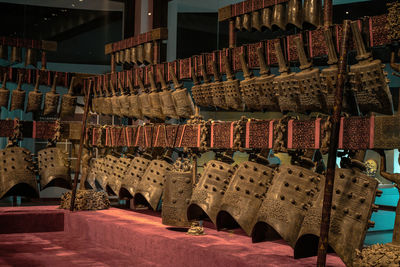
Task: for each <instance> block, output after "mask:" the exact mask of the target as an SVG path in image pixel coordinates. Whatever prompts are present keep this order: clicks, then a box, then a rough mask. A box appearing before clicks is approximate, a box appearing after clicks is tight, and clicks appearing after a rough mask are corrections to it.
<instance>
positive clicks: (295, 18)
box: [287, 0, 303, 29]
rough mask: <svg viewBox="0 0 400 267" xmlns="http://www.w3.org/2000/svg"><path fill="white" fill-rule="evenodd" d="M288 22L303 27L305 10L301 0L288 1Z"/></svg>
mask: <svg viewBox="0 0 400 267" xmlns="http://www.w3.org/2000/svg"><path fill="white" fill-rule="evenodd" d="M287 11H288V15H287V23H288V24H291V25H294V26H296V27H297V28H299V29H301V28H302V27H303V12H302V5H301V0H290V1H289V3H288V8H287Z"/></svg>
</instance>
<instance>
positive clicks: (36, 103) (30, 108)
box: [26, 74, 43, 112]
mask: <svg viewBox="0 0 400 267" xmlns="http://www.w3.org/2000/svg"><path fill="white" fill-rule="evenodd" d="M39 81H40V75H39V74H38V75H37V76H36V83H35V88H34V89H33V91H31V92H29V94H28V104H27V105H26V112H37V111H40V110H41V108H42V99H43V93H41V92H40V91H39Z"/></svg>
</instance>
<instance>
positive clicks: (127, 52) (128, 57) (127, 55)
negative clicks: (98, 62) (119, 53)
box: [124, 48, 132, 64]
mask: <svg viewBox="0 0 400 267" xmlns="http://www.w3.org/2000/svg"><path fill="white" fill-rule="evenodd" d="M124 54H125V60H124V61H125V63H126V64H131V63H132V62H131V49H129V48H128V49H125V53H124Z"/></svg>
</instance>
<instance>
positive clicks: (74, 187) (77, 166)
mask: <svg viewBox="0 0 400 267" xmlns="http://www.w3.org/2000/svg"><path fill="white" fill-rule="evenodd" d="M92 85H93V83H92V80H90V81H89V86H88V90H87V92H86V101H85V109H84V111H83V118H82V130H81V139H80V141H79V150H78V159H77V161H76V167H75V176H74V186H73V187H72V194H71V205H70V211H74V206H75V197H76V188H77V186H78V179H79V172H80V168H81V157H82V149H83V141H84V140H85V133H86V122H87V117H88V114H89V104H90V94H91V91H92Z"/></svg>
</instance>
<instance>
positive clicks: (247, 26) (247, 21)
mask: <svg viewBox="0 0 400 267" xmlns="http://www.w3.org/2000/svg"><path fill="white" fill-rule="evenodd" d="M242 30H243V31H244V30H246V31H248V32H250V31H251V15H250V14H249V13H246V14H243V15H242Z"/></svg>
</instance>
